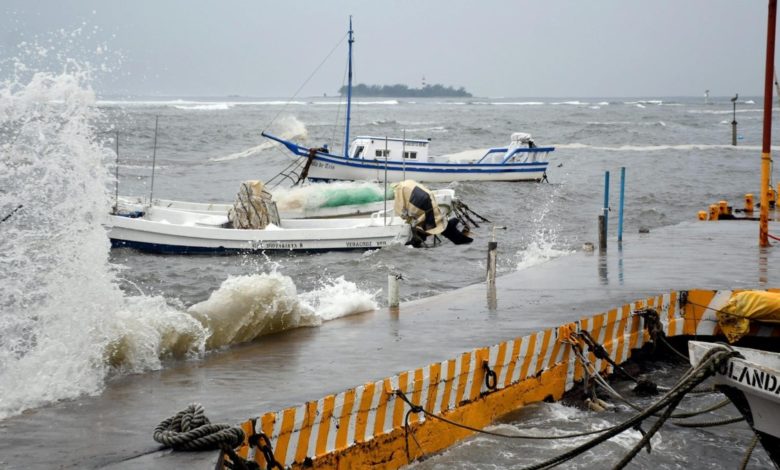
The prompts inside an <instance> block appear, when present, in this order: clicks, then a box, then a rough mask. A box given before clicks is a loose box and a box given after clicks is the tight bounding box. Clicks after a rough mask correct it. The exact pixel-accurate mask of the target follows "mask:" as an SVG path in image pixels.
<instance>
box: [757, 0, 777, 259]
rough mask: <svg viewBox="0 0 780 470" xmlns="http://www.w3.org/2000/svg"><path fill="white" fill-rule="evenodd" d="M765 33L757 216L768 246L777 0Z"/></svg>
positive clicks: (762, 243)
mask: <svg viewBox="0 0 780 470" xmlns="http://www.w3.org/2000/svg"><path fill="white" fill-rule="evenodd" d="M767 16H768V18H767V33H766V69H765V73H764V134H763V142H762V145H761V216H760V217H759V224H758V225H759V228H758V242H759V245H760V246H762V247H768V246H769V227H768V226H769V173H770V165H771V164H772V154H771V142H772V77H773V76H774V67H775V24H776V22H777V0H769V11H768V15H767Z"/></svg>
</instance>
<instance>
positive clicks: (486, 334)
mask: <svg viewBox="0 0 780 470" xmlns="http://www.w3.org/2000/svg"><path fill="white" fill-rule="evenodd" d="M770 233H780V223H772V224H770ZM473 248H474V249H479V247H477V246H474V247H473ZM500 251H501V245H500V243H499V257H500V256H501V254H500ZM778 260H780V246H778V247H775V248H769V249H761V248H759V247H758V226H757V224H756V223H754V222H736V221H735V222H717V223H713V222H692V223H684V224H681V225H677V226H673V227H666V228H663V229H657V230H654V231H653V232H652V233H648V234H641V235H633V234H632V235H631V236H628V237H626V240H625V241H624V242H623V244H622V246H619V245H618V244H617V243H616V242H614V241H612V242H611V245H610V247H609V248H608V250H607V252H606V254H603V255H600V254H599V253H598V251H596V252H591V253H588V252H585V251H581V252H577V253H573V254H571V255H568V256H563V257H561V258H558V259H555V260H552V261H549V262H546V263H544V264H541V265H538V266H534V267H532V268H529V269H525V270H522V271H518V272H515V273H512V274H510V275H506V276H503V277H500V278H499V279H498V280H497V283H496V295H495V299H491V298H490V296H489V295H488V289H487V288H486V285H485V284H481V285H473V286H470V287H467V288H463V289H458V290H455V291H451V292H448V293H444V294H441V295H437V296H434V297H429V298H426V299H420V300H416V301H413V302H407V303H403V304H401V307H400V308H399V309H398V310H397V311H390V310H387V309H381V310H378V311H374V312H368V313H364V314H360V315H354V316H351V317H347V318H342V319H338V320H334V321H329V322H326V323H324V324H323V325H322V326H320V327H316V328H299V329H296V330H290V331H286V332H284V333H280V334H276V335H271V336H266V337H263V338H261V339H260V340H258V341H256V342H255V343H252V344H247V345H243V346H239V347H233V348H230V349H228V350H224V351H219V352H213V353H210V354H208V355H207V356H206V357H205V358H202V359H197V360H192V361H186V362H182V361H179V362H175V363H171V364H166V367H165V368H164V369H163V370H161V371H158V372H154V373H146V374H141V375H134V376H125V377H121V378H118V379H115V380H113V381H111V382H110V383H109V384H108V385H107V386H106V389H105V390H104V392H103V393H102V394H101V395H100V396H97V397H85V398H82V399H78V400H73V401H67V402H62V403H59V404H56V405H52V406H49V407H45V408H39V409H36V410H32V411H29V412H26V413H24V414H23V415H21V416H17V417H14V418H10V419H7V420H5V421H2V422H0V467H3V468H73V467H78V468H181V467H184V466H193V467H195V468H207V467H209V466H211V465H213V462H215V459H216V453H214V452H206V453H172V452H170V451H167V450H163V451H160V450H158V449H159V446H157V445H156V443H155V442H154V441H153V440H152V431H153V429H154V427H155V426H156V425H157V424H158V423H159V422H160V421H161V420H163V419H165V418H167V417H168V416H171V415H173V414H175V413H176V412H177V411H179V410H181V409H184V408H185V407H186V406H187V405H188V404H189V403H192V402H200V403H202V404H203V405H204V407H205V408H206V413H207V416H209V417H210V418H211V420H212V422H227V423H233V424H238V423H239V422H241V421H244V420H246V419H247V418H249V417H255V416H259V415H260V414H262V413H264V412H266V411H275V410H279V409H282V408H285V407H287V406H292V405H297V404H300V403H302V402H304V401H307V400H313V399H318V398H321V397H323V396H325V395H327V394H331V393H338V392H340V391H342V390H344V389H347V388H350V387H353V386H355V385H359V384H362V383H365V382H369V381H375V380H378V379H381V378H383V377H387V376H391V375H394V374H396V373H398V372H401V371H404V370H409V369H414V368H417V367H421V366H424V365H427V364H429V363H432V362H438V361H442V360H445V359H449V358H452V357H455V356H456V355H458V354H459V353H461V352H464V351H467V350H470V349H473V348H476V347H481V346H490V345H493V344H496V343H498V342H500V341H503V340H506V339H510V338H514V337H517V336H522V335H525V334H528V333H531V332H533V331H537V330H538V329H541V328H547V327H552V326H557V325H560V324H562V323H565V322H569V321H573V320H576V319H579V318H580V317H582V316H587V315H592V314H596V313H599V312H603V311H605V310H607V309H609V308H613V307H617V306H619V305H622V304H624V303H626V302H630V301H633V300H636V299H640V298H644V297H647V296H650V295H659V294H663V293H666V292H668V291H670V290H681V289H694V288H703V289H720V288H724V289H733V288H764V287H777V286H780V263H778ZM401 290H402V292H403V284H402V285H401Z"/></svg>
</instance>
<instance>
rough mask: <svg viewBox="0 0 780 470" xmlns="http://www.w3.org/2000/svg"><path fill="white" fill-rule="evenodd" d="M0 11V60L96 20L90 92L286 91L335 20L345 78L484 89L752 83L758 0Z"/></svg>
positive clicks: (6, 6) (658, 89)
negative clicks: (349, 73) (99, 66)
mask: <svg viewBox="0 0 780 470" xmlns="http://www.w3.org/2000/svg"><path fill="white" fill-rule="evenodd" d="M0 8H1V9H2V10H1V11H0V35H1V36H0V58H7V57H8V56H10V55H13V54H16V52H15V46H16V45H17V44H18V43H19V42H21V41H24V40H27V41H29V40H31V39H34V38H35V37H36V36H37V37H38V41H42V39H41V38H45V37H47V36H48V37H51V34H52V32H56V31H59V30H61V29H64V30H65V31H72V30H74V29H75V28H77V27H79V26H82V24H84V23H85V25H86V27H85V29H86V30H89V31H94V29H95V28H96V27H97V31H96V32H93V33H90V34H89V35H82V36H81V37H80V38H76V39H75V40H74V41H75V44H74V45H69V46H68V51H69V52H68V53H69V54H72V55H77V56H79V55H80V56H81V57H78V58H79V59H81V60H90V61H93V62H94V61H98V62H99V61H100V60H101V59H100V58H96V57H90V56H91V55H92V54H93V51H95V50H96V48H97V45H98V44H104V43H105V44H107V45H108V47H109V50H110V51H112V52H113V53H114V54H119V56H120V57H121V60H122V63H121V65H118V66H115V67H114V69H113V71H112V72H111V73H106V74H104V75H103V76H102V77H101V78H100V80H98V81H97V82H96V84H95V87H96V88H97V91H98V92H99V93H101V94H103V95H109V94H119V95H153V96H225V95H231V94H236V95H242V96H256V97H290V96H291V95H292V94H293V93H294V92H295V91H296V90H297V89H298V88H299V86H300V85H301V84H302V83H303V82H304V80H305V79H306V78H307V77H308V76H309V74H310V73H311V72H312V71H313V70H314V69H315V67H316V66H317V65H318V64H319V63H320V62H321V61H322V60H323V59H324V58H325V56H326V55H327V54H328V52H330V51H331V50H332V49H333V47H334V46H336V44H337V43H338V42H339V40H340V39H341V38H342V37H343V36H344V34H345V32H346V29H347V21H348V16H349V15H350V14H352V15H353V21H354V28H355V37H356V41H357V42H356V44H355V80H356V81H357V82H363V83H371V84H393V83H405V84H409V85H413V86H419V85H420V82H421V78H422V77H423V76H425V77H426V80H427V82H428V83H442V84H445V85H453V86H456V87H458V86H463V87H465V88H466V89H467V90H468V91H470V92H471V93H473V94H474V95H476V96H487V97H617V96H641V97H653V96H684V95H691V96H700V95H702V93H703V92H704V90H705V89H710V90H711V94H712V95H713V96H726V95H733V94H734V93H735V92H739V93H740V94H742V95H758V94H762V90H763V74H764V54H765V52H764V50H765V42H766V22H767V20H766V14H767V2H766V0H653V1H638V0H637V1H633V0H587V1H586V0H536V1H490V0H483V1H476V0H472V1H460V0H396V1H294V0H285V1H275V2H270V1H259V0H255V1H250V0H223V1H216V0H214V1H205V0H175V1H166V0H156V1H152V0H134V1H123V2H120V1H117V0H102V1H88V0H83V1H75V0H73V1H67V0H65V1H55V0H49V1H35V0H3V2H2V6H1V7H0ZM87 36H90V37H87ZM73 51H79V52H73ZM104 57H105V56H104ZM109 57H115V56H114V55H110V56H109ZM345 65H346V44H345V43H343V44H342V46H341V47H339V48H338V49H337V50H336V52H335V53H334V54H333V56H332V57H331V59H330V60H329V61H328V62H327V63H326V65H325V66H323V68H322V69H321V70H320V71H319V72H318V73H317V74H316V75H315V76H314V77H313V78H312V80H311V81H310V82H309V83H308V84H307V86H305V87H304V88H303V90H302V91H301V93H300V95H299V96H321V95H322V94H323V93H327V94H328V95H333V94H335V93H336V91H337V90H338V88H339V87H340V86H341V84H342V81H343V76H344V69H345ZM6 68H7V67H6ZM5 72H7V71H5ZM1 73H3V71H2V70H0V74H1Z"/></svg>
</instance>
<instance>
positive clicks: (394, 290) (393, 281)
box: [387, 273, 403, 308]
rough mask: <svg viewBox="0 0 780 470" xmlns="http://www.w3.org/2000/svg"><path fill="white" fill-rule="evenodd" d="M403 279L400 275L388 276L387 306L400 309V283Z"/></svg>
mask: <svg viewBox="0 0 780 470" xmlns="http://www.w3.org/2000/svg"><path fill="white" fill-rule="evenodd" d="M401 279H403V277H402V276H401V275H400V274H399V273H390V274H388V275H387V306H388V307H390V308H398V306H399V305H400V303H401V302H400V300H399V295H398V294H399V289H398V281H400V280H401Z"/></svg>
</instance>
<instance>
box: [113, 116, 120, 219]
mask: <svg viewBox="0 0 780 470" xmlns="http://www.w3.org/2000/svg"><path fill="white" fill-rule="evenodd" d="M114 146H115V149H116V165H115V166H114V179H116V181H115V183H114V214H116V213H117V212H119V129H117V130H116V136H115V137H114Z"/></svg>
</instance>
